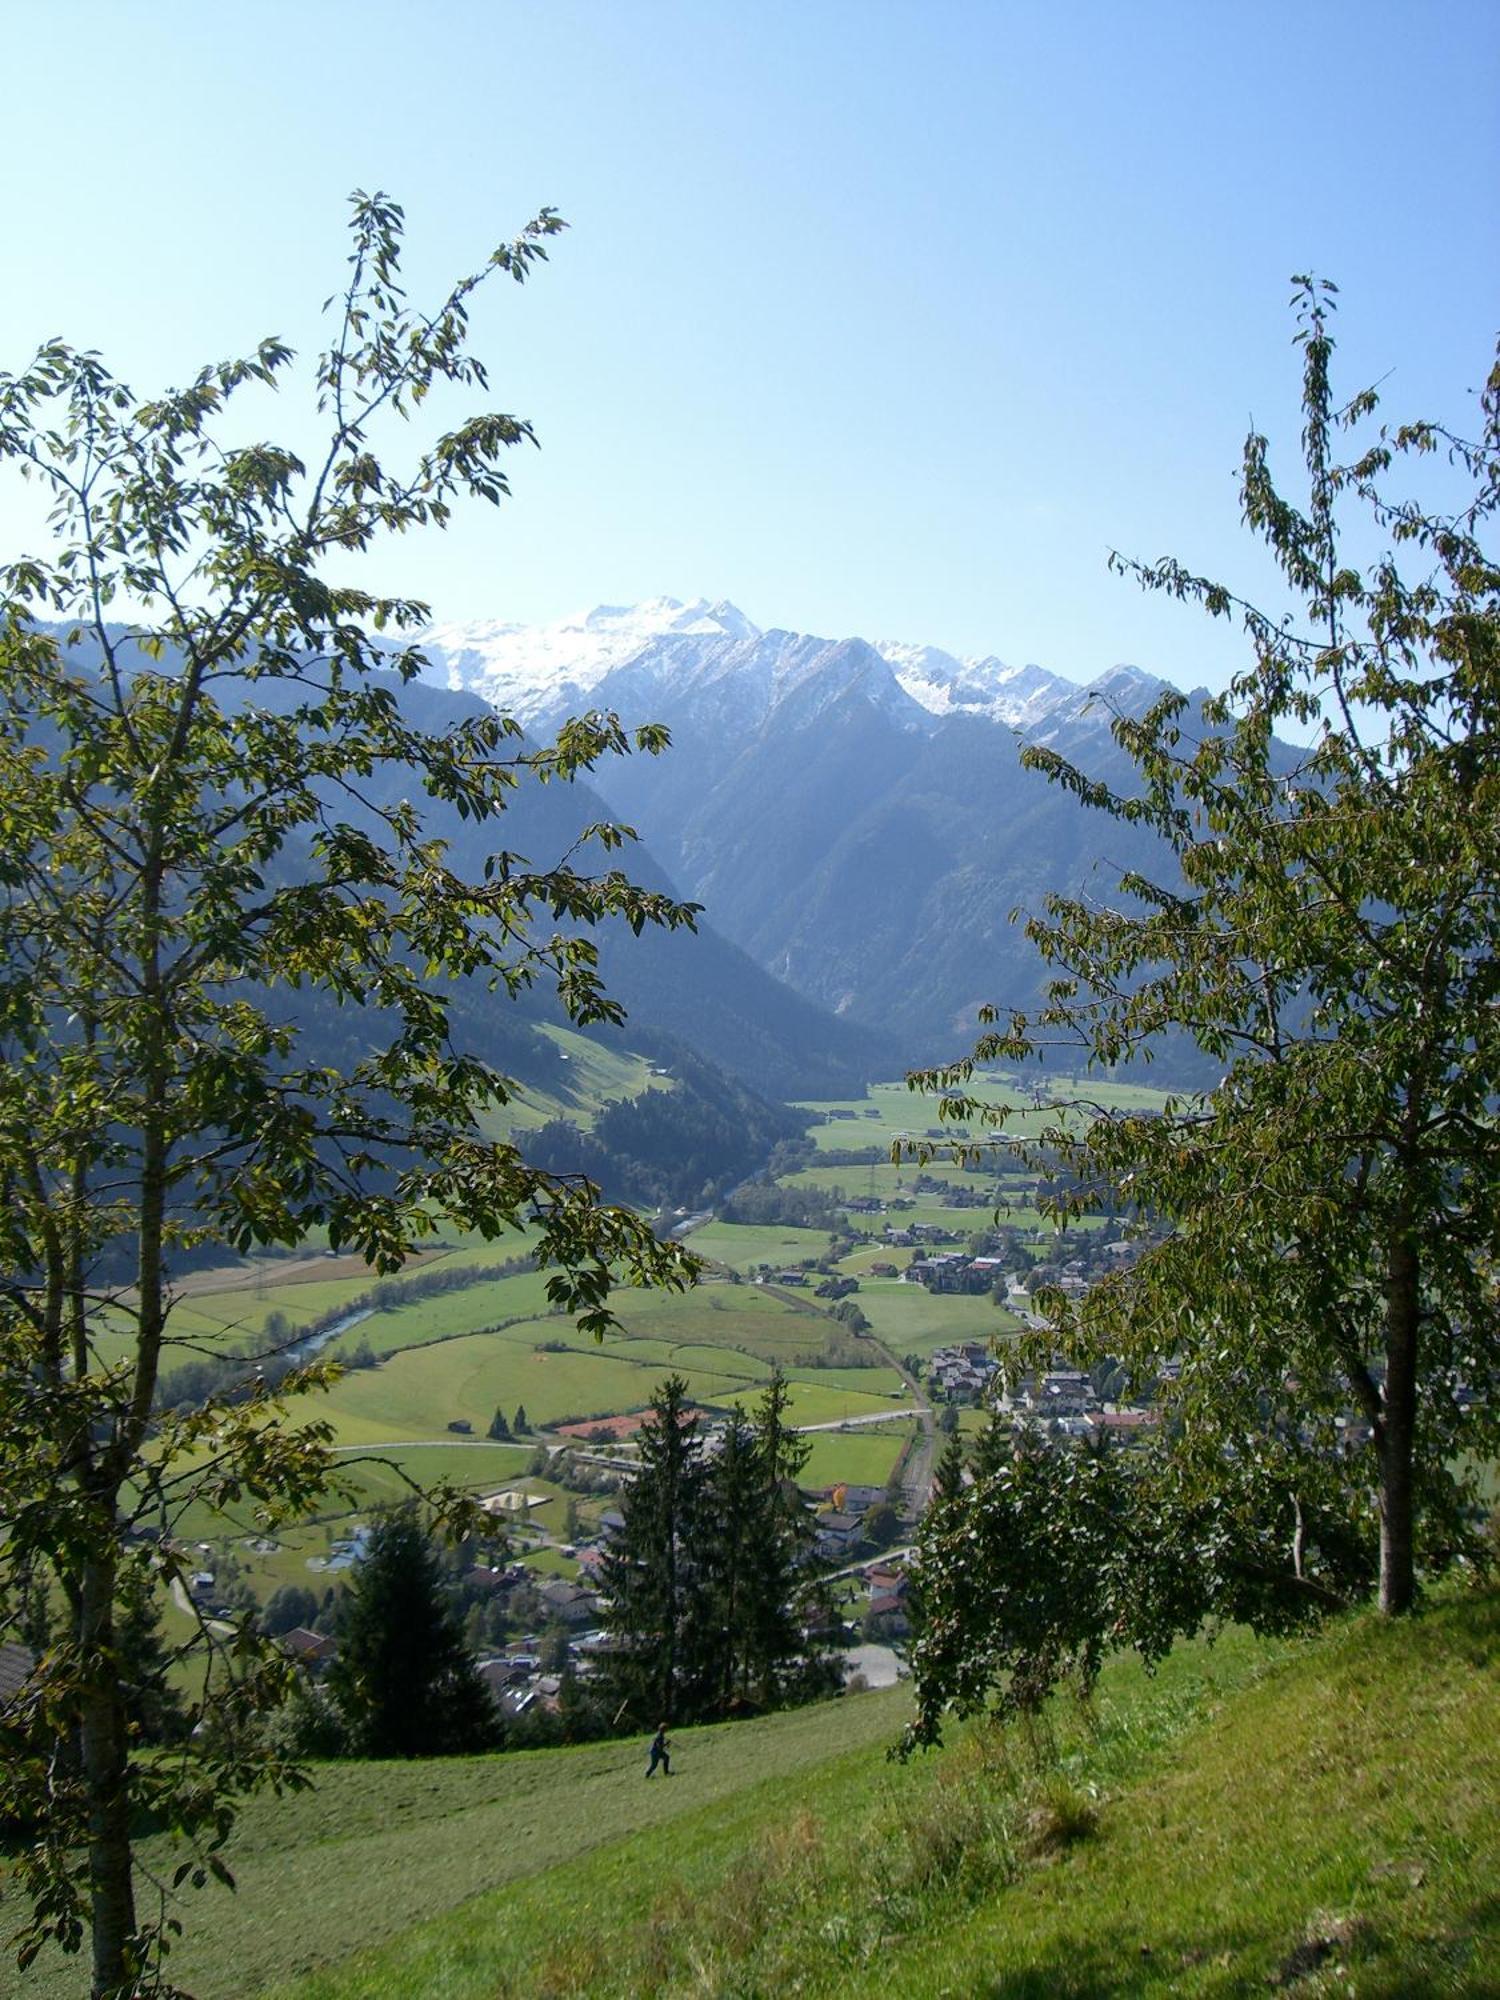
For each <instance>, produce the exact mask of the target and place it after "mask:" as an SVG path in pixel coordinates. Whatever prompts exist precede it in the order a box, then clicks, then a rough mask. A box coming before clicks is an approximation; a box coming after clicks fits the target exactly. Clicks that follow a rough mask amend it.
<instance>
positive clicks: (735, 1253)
mask: <svg viewBox="0 0 1500 2000" xmlns="http://www.w3.org/2000/svg"><path fill="white" fill-rule="evenodd" d="M683 1241H684V1242H685V1243H686V1244H687V1246H688V1248H689V1249H690V1250H692V1251H695V1252H696V1253H697V1255H698V1256H700V1257H708V1258H710V1259H712V1261H713V1262H714V1263H716V1264H724V1265H727V1266H728V1268H729V1269H730V1270H731V1271H740V1272H748V1271H753V1270H754V1269H755V1267H756V1265H757V1264H770V1265H772V1266H775V1267H780V1266H783V1265H785V1266H795V1265H797V1264H800V1263H801V1262H802V1260H803V1258H804V1257H821V1256H822V1255H823V1253H824V1252H825V1251H826V1250H827V1248H828V1232H827V1230H826V1229H794V1228H789V1227H778V1226H776V1225H775V1224H767V1225H765V1226H761V1225H758V1224H755V1223H748V1222H719V1221H714V1222H705V1223H704V1224H703V1225H702V1226H701V1227H700V1228H698V1229H695V1230H693V1231H692V1232H691V1234H690V1235H688V1236H685V1237H684V1238H683Z"/></svg>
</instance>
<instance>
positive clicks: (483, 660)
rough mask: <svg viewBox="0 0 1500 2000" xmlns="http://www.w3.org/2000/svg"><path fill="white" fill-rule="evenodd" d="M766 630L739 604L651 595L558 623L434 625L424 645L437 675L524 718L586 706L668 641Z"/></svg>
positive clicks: (747, 636)
mask: <svg viewBox="0 0 1500 2000" xmlns="http://www.w3.org/2000/svg"><path fill="white" fill-rule="evenodd" d="M759 635H760V627H759V626H758V625H756V624H754V623H753V622H752V621H751V620H750V619H748V618H747V617H746V616H745V614H744V612H743V611H741V610H740V609H739V608H738V607H737V606H736V605H733V604H731V603H729V601H728V600H727V599H723V598H721V599H720V600H719V601H718V602H717V603H714V604H711V603H710V602H709V601H708V599H707V598H706V597H699V598H695V599H694V600H693V602H692V603H691V604H684V603H682V602H681V600H680V599H678V598H675V597H652V598H648V599H647V600H646V601H645V603H643V604H596V605H595V606H594V608H593V609H592V610H591V611H582V612H578V613H575V614H574V615H572V616H570V617H567V618H559V619H558V620H557V621H556V622H555V623H554V624H551V625H513V624H507V623H504V622H503V621H501V620H499V619H476V620H472V621H469V622H466V623H454V624H445V625H433V626H430V627H429V628H428V630H427V631H426V632H424V633H423V635H422V645H423V648H424V650H425V651H426V653H427V655H428V657H429V658H430V659H431V661H432V663H433V678H434V679H437V680H440V681H442V682H443V683H444V684H445V685H446V686H448V687H453V688H467V689H469V690H470V691H471V692H472V693H474V694H477V695H481V696H482V697H483V698H484V699H485V700H486V701H488V702H491V703H492V704H493V705H494V706H495V707H496V708H499V709H503V710H505V712H506V713H507V714H510V715H514V716H516V717H517V718H518V719H519V720H520V721H522V722H524V723H532V722H535V721H536V720H537V719H538V718H539V717H542V716H553V715H558V714H561V713H564V712H567V711H568V710H570V709H576V708H587V707H588V705H589V697H590V696H591V694H592V692H593V690H594V688H595V687H597V686H598V684H599V682H600V681H602V680H603V679H604V677H605V675H606V674H608V673H610V672H612V671H613V669H614V668H616V667H619V666H623V665H624V664H625V662H626V661H627V660H631V659H633V658H634V657H635V656H636V654H637V653H640V652H642V651H644V649H645V648H646V647H648V646H651V645H653V644H655V643H656V642H657V641H659V640H661V639H666V638H681V637H691V638H703V639H709V640H714V639H719V640H723V639H752V638H758V637H759Z"/></svg>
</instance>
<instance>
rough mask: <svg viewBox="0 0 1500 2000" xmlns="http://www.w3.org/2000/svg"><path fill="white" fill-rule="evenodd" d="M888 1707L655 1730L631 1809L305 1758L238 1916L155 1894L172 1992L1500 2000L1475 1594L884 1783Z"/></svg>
mask: <svg viewBox="0 0 1500 2000" xmlns="http://www.w3.org/2000/svg"><path fill="white" fill-rule="evenodd" d="M907 1700H908V1698H907V1695H906V1693H905V1691H904V1690H903V1689H901V1688H896V1689H892V1690H888V1691H886V1692H884V1693H880V1694H875V1695H864V1696H856V1697H846V1698H844V1699H842V1700H840V1701H836V1702H833V1703H828V1704H824V1705H822V1706H819V1707H814V1708H809V1709H801V1710H794V1711H791V1712H789V1713H787V1714H783V1715H776V1716H770V1717H766V1718H764V1719H761V1720H758V1721H753V1722H746V1723H739V1724H731V1725H718V1726H715V1727H712V1728H704V1729H691V1730H682V1731H679V1732H677V1733H676V1735H675V1736H674V1752H673V1754H674V1776H673V1778H672V1779H671V1780H670V1781H666V1780H661V1779H658V1780H655V1781H653V1782H652V1783H650V1784H649V1785H648V1784H647V1783H646V1782H645V1780H644V1777H643V1771H644V1754H643V1750H644V1745H643V1740H642V1741H641V1742H636V1741H626V1742H617V1743H611V1744H603V1745H585V1746H581V1747H578V1748H573V1749H563V1750H553V1751H537V1752H523V1753H517V1754H512V1755H510V1756H500V1757H481V1758H472V1759H447V1760H435V1761H433V1762H431V1763H409V1764H346V1765H332V1766H324V1767H319V1768H317V1769H316V1770H315V1773H314V1775H315V1779H316V1789H315V1790H313V1791H312V1792H310V1793H305V1794H300V1795H296V1796H292V1797H288V1798H285V1799H282V1800H279V1801H278V1800H273V1799H257V1800H254V1801H252V1802H250V1803H249V1804H248V1805H247V1807H246V1809H245V1811H244V1814H243V1816H242V1819H241V1823H240V1825H239V1827H238V1829H237V1831H236V1833H235V1836H234V1839H233V1841H232V1843H231V1847H230V1850H229V1859H230V1863H231V1866H232V1867H233V1869H234V1871H235V1874H236V1877H237V1880H238V1884H239V1887H238V1891H237V1893H236V1894H234V1895H230V1894H228V1893H227V1892H225V1891H224V1890H222V1889H220V1888H218V1887H215V1886H210V1887H209V1888H208V1889H206V1890H203V1891H200V1892H196V1893H193V1892H189V1891H186V1890H184V1891H183V1892H181V1899H180V1914H181V1915H182V1917H183V1918H184V1919H185V1922H186V1926H187V1936H186V1940H185V1942H184V1944H183V1947H182V1949H181V1952H180V1953H179V1954H177V1955H175V1956H174V1960H173V1963H172V1968H171V1970H172V1974H173V1976H174V1977H175V1978H176V1979H178V1980H179V1981H181V1982H182V1983H183V1984H185V1985H187V1986H188V1987H189V1989H190V1990H191V1991H193V1992H194V1993H195V1994H197V1995H198V1996H199V2000H239V1996H241V1995H252V1994H255V1995H265V1996H266V2000H376V1996H384V1995H388V1994H389V1995H395V1994H399V1995H408V1994H410V1995H418V1994H420V1995H422V1996H424V2000H523V1996H524V2000H635V1996H637V1995H650V1996H664V1997H665V1996H680V2000H687V1996H689V1995H692V1996H708V1997H709V2000H731V1996H733V2000H772V1996H777V2000H779V1996H781V1995H783V1994H788V1993H799V1994H802V1995H804V1996H808V2000H834V1996H839V2000H866V1996H869V1995H872V1994H886V1993H890V1994H897V1993H899V1994H901V1995H903V1996H906V1995H910V1996H912V2000H956V1997H957V1996H964V2000H969V1996H975V2000H978V1996H993V2000H1002V1997H1003V2000H1051V1996H1054V1995H1057V1996H1064V1997H1065V2000H1066V1996H1073V2000H1102V1996H1106V1995H1109V1996H1134V1995H1140V1996H1155V1995H1161V1996H1168V1995H1182V1996H1185V2000H1200V1996H1201V2000H1208V1996H1212V1997H1213V2000H1228V1996H1238V1995H1250V1994H1254V1993H1264V1992H1266V1991H1268V1990H1273V1989H1280V1988H1293V1987H1294V1988H1295V1990H1296V1992H1297V1993H1298V1994H1299V1995H1305V1996H1308V2000H1313V1996H1317V1995H1332V1994H1334V1993H1337V1994H1341V1995H1342V1994H1347V1993H1348V1992H1350V1991H1353V1992H1354V1993H1355V1994H1357V1995H1359V1996H1361V2000H1397V1996H1414V1995H1438V1994H1475V1995H1478V1994H1486V1993H1493V1992H1495V1991H1497V1990H1500V1909H1497V1904H1496V1901H1495V1896H1494V1882H1495V1880H1496V1877H1497V1874H1500V1728H1497V1726H1496V1725H1497V1723H1500V1597H1497V1596H1496V1595H1495V1594H1493V1593H1490V1594H1487V1595H1481V1594H1478V1593H1470V1594H1466V1595H1460V1594H1458V1593H1456V1592H1455V1593H1451V1594H1444V1595H1443V1596H1442V1597H1441V1598H1440V1599H1439V1600H1438V1601H1437V1602H1435V1603H1434V1604H1433V1605H1432V1606H1431V1607H1430V1608H1429V1609H1428V1611H1427V1612H1426V1614H1425V1615H1423V1616H1422V1617H1420V1618H1417V1619H1413V1620H1406V1621H1400V1622H1398V1623H1394V1624H1390V1623H1382V1622H1381V1621H1380V1620H1378V1619H1376V1618H1375V1617H1373V1616H1372V1615H1370V1614H1368V1613H1365V1614H1359V1615H1355V1616H1352V1617H1345V1618H1342V1619H1340V1620H1337V1621H1335V1622H1334V1623H1333V1624H1332V1625H1331V1626H1329V1627H1328V1628H1327V1629H1326V1630H1325V1631H1324V1632H1323V1633H1321V1634H1319V1635H1316V1636H1314V1637H1312V1638H1310V1639H1305V1640H1299V1641H1281V1642H1271V1641H1257V1640H1254V1639H1252V1638H1250V1637H1249V1636H1248V1635H1247V1634H1244V1633H1242V1632H1233V1631H1231V1632H1226V1633H1223V1634H1221V1635H1220V1637H1219V1639H1218V1641H1217V1642H1216V1643H1215V1644H1213V1645H1211V1646H1210V1645H1206V1644H1203V1643H1201V1642H1200V1643H1194V1644H1191V1645H1184V1646H1180V1647H1179V1648H1177V1650H1176V1651H1175V1652H1174V1653H1173V1654H1172V1655H1171V1656H1170V1657H1169V1658H1168V1660H1167V1661H1166V1662H1164V1663H1163V1665H1162V1667H1161V1668H1160V1670H1159V1671H1158V1672H1157V1673H1156V1674H1155V1675H1153V1676H1147V1675H1146V1674H1144V1673H1143V1672H1142V1671H1141V1669H1140V1667H1139V1666H1138V1665H1137V1664H1136V1663H1135V1662H1134V1661H1133V1660H1131V1659H1119V1660H1115V1661H1112V1662H1110V1663H1109V1664H1108V1666H1107V1667H1106V1670H1105V1673H1104V1676H1103V1678H1102V1680H1101V1683H1100V1685H1099V1688H1098V1690H1097V1692H1096V1695H1095V1698H1094V1700H1093V1702H1092V1703H1091V1704H1090V1706H1089V1707H1088V1708H1087V1709H1082V1708H1079V1707H1078V1706H1077V1705H1076V1704H1074V1703H1073V1702H1071V1701H1070V1700H1066V1699H1063V1700H1059V1701H1057V1702H1056V1703H1054V1704H1053V1706H1052V1708H1051V1710H1050V1711H1049V1713H1048V1714H1047V1715H1046V1716H1045V1717H1044V1718H1043V1720H1042V1722H1041V1723H1040V1725H1038V1726H1034V1727H1032V1728H1030V1729H1021V1728H1019V1727H1013V1728H1010V1729H1005V1730H1001V1729H998V1728H995V1727H993V1726H990V1725H971V1726H967V1727H963V1728H959V1729H956V1730H955V1731H953V1732H952V1740H951V1741H950V1743H949V1744H948V1746H947V1747H946V1748H944V1749H943V1750H941V1751H938V1752H935V1753H931V1754H926V1755H922V1756H919V1757H917V1758H916V1759H914V1760H913V1761H912V1762H911V1763H909V1764H906V1765H901V1764H893V1763H891V1762H889V1761H888V1760H887V1758H886V1755H885V1751H886V1748H887V1746H888V1745H889V1744H890V1743H891V1742H892V1741H893V1740H894V1739H895V1737H896V1736H897V1734H898V1732H899V1729H900V1726H901V1723H902V1720H903V1718H904V1715H905V1713H906V1712H907ZM174 1858H175V1856H174V1853H173V1850H172V1849H171V1847H170V1845H169V1843H167V1842H166V1841H165V1840H162V1839H157V1840H155V1841H148V1842H147V1844H146V1847H145V1850H144V1853H143V1859H144V1861H145V1862H146V1863H147V1865H149V1866H151V1867H153V1868H154V1869H156V1870H157V1871H158V1872H169V1871H170V1868H171V1866H172V1864H173V1861H174ZM78 1971H79V1968H78V1966H77V1964H76V1962H75V1963H73V1964H71V1965H69V1964H67V1963H66V1962H65V1961H62V1960H60V1959H58V1958H57V1957H50V1958H48V1959H46V1960H44V1961H41V1962H39V1964H38V1965H37V1967H35V1968H34V1969H33V1971H32V1972H30V1973H29V1974H27V1975H25V1976H24V1977H15V1976H13V1986H12V1987H8V1988H6V1989H5V1990H6V1991H7V1993H9V1992H11V1991H14V1993H15V1994H16V1995H17V2000H62V1996H64V1995H71V1994H73V1993H75V1992H76V1991H78V1988H79V1980H78Z"/></svg>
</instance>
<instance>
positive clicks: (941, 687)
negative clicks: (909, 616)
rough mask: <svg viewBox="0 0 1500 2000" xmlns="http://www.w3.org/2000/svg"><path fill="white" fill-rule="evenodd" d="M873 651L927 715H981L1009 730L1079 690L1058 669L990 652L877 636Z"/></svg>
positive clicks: (1029, 722)
mask: <svg viewBox="0 0 1500 2000" xmlns="http://www.w3.org/2000/svg"><path fill="white" fill-rule="evenodd" d="M875 650H876V652H877V653H879V654H880V656H881V658H882V659H884V660H886V661H888V662H889V663H890V666H891V668H892V670H893V671H894V673H895V676H896V679H897V680H898V681H899V682H900V683H901V685H902V687H903V688H904V689H905V690H906V692H907V693H908V694H909V695H910V696H911V698H912V700H913V701H917V702H920V703H921V705H922V706H923V708H925V709H927V710H928V711H929V712H930V713H931V714H933V715H952V714H955V713H959V714H965V715H987V716H989V717H990V718H991V720H992V721H995V722H1003V723H1007V724H1009V725H1010V727H1011V728H1013V729H1030V728H1032V727H1033V726H1034V725H1035V724H1036V723H1037V722H1038V721H1040V720H1041V718H1042V717H1043V716H1044V715H1047V714H1049V713H1051V711H1052V710H1053V709H1055V708H1056V707H1057V706H1058V704H1059V703H1062V702H1067V701H1068V700H1069V699H1070V698H1072V697H1076V696H1077V695H1078V694H1079V693H1080V689H1079V687H1078V685H1077V683H1076V682H1074V681H1070V680H1065V679H1064V678H1063V676H1062V675H1061V674H1054V673H1049V672H1048V670H1047V669H1046V668H1045V667H1038V666H1034V665H1027V666H1024V667H1011V666H1007V665H1006V663H1005V661H1004V660H1000V659H997V658H996V657H995V655H994V654H993V653H987V654H985V656H984V657H983V658H982V659H974V658H964V659H960V658H958V657H957V656H956V655H954V654H952V653H945V652H944V651H943V650H942V648H941V647H939V646H916V645H908V644H906V643H905V642H903V641H901V640H899V639H877V640H876V641H875Z"/></svg>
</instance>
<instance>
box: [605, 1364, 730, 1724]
mask: <svg viewBox="0 0 1500 2000" xmlns="http://www.w3.org/2000/svg"><path fill="white" fill-rule="evenodd" d="M687 1394H688V1386H687V1383H686V1382H685V1381H684V1380H683V1378H682V1376H680V1375H670V1376H668V1377H667V1379H666V1381H665V1382H663V1383H662V1384H661V1385H660V1387H659V1388H658V1389H657V1391H656V1394H655V1395H654V1396H653V1397H652V1399H651V1415H650V1416H649V1417H648V1418H647V1419H646V1421H645V1422H644V1423H643V1424H642V1425H641V1428H640V1430H639V1431H638V1432H637V1433H636V1444H637V1447H638V1449H639V1452H640V1462H639V1469H638V1470H637V1472H636V1476H635V1478H634V1479H633V1480H632V1481H631V1483H630V1485H629V1487H628V1488H627V1489H626V1491H625V1493H624V1494H623V1496H622V1498H621V1502H620V1513H621V1515H622V1517H623V1526H622V1527H621V1529H620V1531H619V1532H618V1534H617V1535H616V1536H615V1538H614V1540H613V1542H612V1543H611V1544H610V1546H609V1547H608V1548H607V1549H606V1551H605V1555H604V1562H603V1567H602V1581H603V1585H604V1590H605V1593H606V1595H607V1597H608V1600H609V1605H608V1610H607V1611H606V1613H605V1616H604V1624H605V1629H606V1630H607V1631H608V1632H609V1633H610V1635H611V1637H612V1640H613V1645H612V1646H611V1649H610V1652H609V1656H608V1660H607V1663H606V1666H605V1670H604V1679H605V1686H606V1689H607V1698H608V1699H609V1700H610V1701H612V1702H613V1703H614V1704H615V1705H616V1713H618V1714H619V1715H620V1716H621V1719H622V1720H623V1718H624V1716H625V1715H627V1714H628V1715H629V1716H630V1717H631V1719H632V1720H633V1721H634V1722H635V1724H636V1725H637V1726H639V1727H642V1728H646V1727H650V1726H654V1725H655V1724H657V1723H659V1722H681V1721H683V1720H684V1719H686V1718H687V1717H688V1716H689V1715H692V1714H695V1713H697V1712H699V1710H700V1708H701V1705H702V1703H703V1699H704V1689H705V1684H706V1683H708V1682H711V1679H712V1670H711V1667H710V1665H709V1663H708V1662H707V1661H706V1660H705V1658H704V1645H703V1642H704V1637H705V1628H706V1623H707V1620H706V1607H705V1593H704V1577H703V1565H702V1555H703V1548H704V1540H703V1529H704V1519H705V1516H704V1500H705V1491H704V1489H705V1480H706V1470H705V1466H704V1461H703V1454H702V1447H701V1442H700V1439H699V1436H698V1422H697V1419H696V1418H695V1417H693V1416H691V1415H690V1414H689V1413H688V1408H687Z"/></svg>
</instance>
